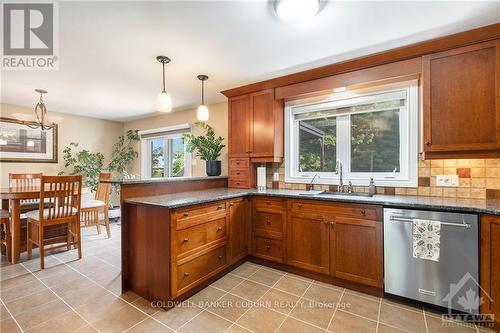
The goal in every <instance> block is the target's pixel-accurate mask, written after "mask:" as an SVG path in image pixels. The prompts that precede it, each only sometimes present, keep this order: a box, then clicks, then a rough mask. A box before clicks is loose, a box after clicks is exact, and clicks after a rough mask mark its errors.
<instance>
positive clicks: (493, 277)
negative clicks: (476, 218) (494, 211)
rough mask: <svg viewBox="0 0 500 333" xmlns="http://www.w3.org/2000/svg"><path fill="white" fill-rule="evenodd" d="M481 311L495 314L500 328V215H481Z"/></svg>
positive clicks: (497, 326) (497, 325)
mask: <svg viewBox="0 0 500 333" xmlns="http://www.w3.org/2000/svg"><path fill="white" fill-rule="evenodd" d="M480 267H481V272H480V280H481V282H480V284H481V292H482V293H483V294H482V298H483V300H484V303H483V304H482V305H481V313H483V314H494V316H495V321H496V328H497V329H499V328H500V324H499V318H500V216H490V215H484V216H482V217H481V258H480Z"/></svg>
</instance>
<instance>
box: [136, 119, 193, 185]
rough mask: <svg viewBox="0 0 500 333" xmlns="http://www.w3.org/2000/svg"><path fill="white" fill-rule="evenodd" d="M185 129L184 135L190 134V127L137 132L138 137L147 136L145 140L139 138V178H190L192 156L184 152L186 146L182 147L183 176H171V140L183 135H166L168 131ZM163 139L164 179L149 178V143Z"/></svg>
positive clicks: (179, 126)
mask: <svg viewBox="0 0 500 333" xmlns="http://www.w3.org/2000/svg"><path fill="white" fill-rule="evenodd" d="M182 129H185V130H186V131H185V132H184V133H190V132H191V127H190V126H189V125H178V126H171V127H164V128H158V129H154V130H147V131H141V132H139V135H144V134H147V135H148V136H147V137H145V138H142V137H141V153H140V159H141V178H143V179H166V178H185V177H191V175H192V156H191V153H189V152H188V151H187V150H186V146H185V145H184V175H183V176H180V177H173V176H172V162H173V158H172V157H173V155H172V150H173V147H172V144H173V141H172V140H173V139H177V138H182V134H183V133H175V134H168V132H169V131H175V132H177V131H178V130H182ZM154 133H159V135H154ZM165 133H167V134H165ZM157 139H163V146H164V147H165V151H164V156H167V159H166V161H165V162H166V163H165V164H164V166H163V170H164V175H165V177H156V178H152V177H151V167H152V166H151V141H153V140H157Z"/></svg>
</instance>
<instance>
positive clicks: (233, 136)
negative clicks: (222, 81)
mask: <svg viewBox="0 0 500 333" xmlns="http://www.w3.org/2000/svg"><path fill="white" fill-rule="evenodd" d="M228 107H229V110H228V118H229V119H228V134H229V139H228V155H229V158H231V157H248V156H249V153H250V135H251V133H250V128H251V127H250V125H251V123H250V119H251V117H250V116H251V115H250V97H249V96H248V95H243V96H237V97H231V98H229V100H228Z"/></svg>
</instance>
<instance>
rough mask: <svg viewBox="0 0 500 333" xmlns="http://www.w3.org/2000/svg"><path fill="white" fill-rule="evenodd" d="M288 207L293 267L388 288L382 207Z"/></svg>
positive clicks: (309, 204) (305, 204)
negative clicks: (384, 279)
mask: <svg viewBox="0 0 500 333" xmlns="http://www.w3.org/2000/svg"><path fill="white" fill-rule="evenodd" d="M288 207H289V210H288V224H287V230H288V235H287V256H288V257H287V259H288V260H287V262H288V264H289V265H292V266H295V267H299V268H302V269H306V270H310V271H314V272H318V273H323V274H329V275H331V276H334V277H336V278H339V279H343V280H347V281H352V282H356V283H360V284H364V285H368V286H373V287H379V288H382V287H383V237H382V228H383V223H382V208H381V207H376V206H366V205H357V204H343V205H342V206H339V205H338V204H321V203H312V202H311V201H291V202H289V204H288ZM363 217H364V218H363Z"/></svg>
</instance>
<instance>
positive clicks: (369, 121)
mask: <svg viewBox="0 0 500 333" xmlns="http://www.w3.org/2000/svg"><path fill="white" fill-rule="evenodd" d="M399 140H400V139H399V109H396V110H389V111H381V112H371V113H362V114H354V115H351V172H393V171H394V170H396V172H400V171H401V170H400V156H399Z"/></svg>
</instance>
